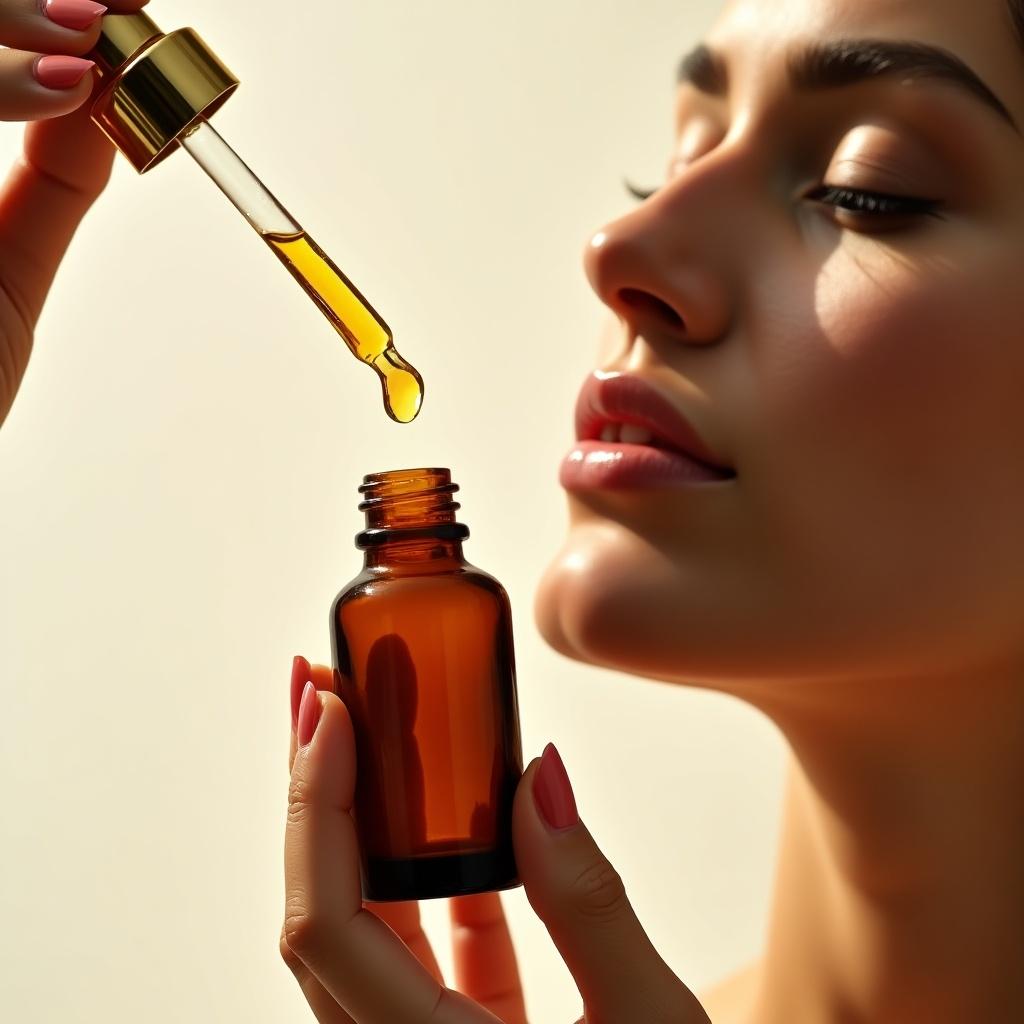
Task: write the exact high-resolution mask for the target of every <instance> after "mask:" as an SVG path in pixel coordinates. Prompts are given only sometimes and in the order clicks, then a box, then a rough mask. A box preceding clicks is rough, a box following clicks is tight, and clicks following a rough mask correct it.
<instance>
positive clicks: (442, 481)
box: [356, 469, 469, 548]
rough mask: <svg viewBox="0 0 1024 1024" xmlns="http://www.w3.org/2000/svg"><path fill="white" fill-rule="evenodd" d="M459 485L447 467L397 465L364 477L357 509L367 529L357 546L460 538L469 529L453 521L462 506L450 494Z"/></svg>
mask: <svg viewBox="0 0 1024 1024" xmlns="http://www.w3.org/2000/svg"><path fill="white" fill-rule="evenodd" d="M458 489H459V485H458V484H453V483H452V475H451V471H450V470H448V469H397V470H392V471H390V472H387V473H370V474H368V475H367V476H365V477H364V478H363V483H362V486H361V487H360V488H359V493H360V494H362V495H363V500H362V501H361V502H360V504H359V511H360V512H363V513H365V515H366V529H365V530H364V531H363V532H362V533H360V534H359V535H358V536H357V537H356V546H357V547H360V548H367V547H374V546H376V545H378V544H386V543H390V542H392V541H400V540H425V539H431V538H435V539H438V540H463V539H464V538H466V537H468V536H469V530H468V529H467V528H466V527H465V526H464V525H463V524H462V523H457V522H456V521H455V513H456V511H457V510H458V509H459V508H460V507H461V506H460V505H459V503H458V502H457V501H455V499H454V497H453V495H454V494H455V492H456V491H457V490H458Z"/></svg>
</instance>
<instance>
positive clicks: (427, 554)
mask: <svg viewBox="0 0 1024 1024" xmlns="http://www.w3.org/2000/svg"><path fill="white" fill-rule="evenodd" d="M465 564H466V559H465V556H464V555H463V553H462V541H461V540H447V541H446V540H422V541H403V540H398V541H392V542H391V543H384V544H375V545H374V546H373V547H369V548H366V549H365V552H364V555H363V567H364V568H366V569H392V570H394V571H395V572H398V573H401V574H402V575H413V574H415V573H416V572H419V571H422V572H443V571H445V570H449V569H457V568H459V567H460V566H462V565H465Z"/></svg>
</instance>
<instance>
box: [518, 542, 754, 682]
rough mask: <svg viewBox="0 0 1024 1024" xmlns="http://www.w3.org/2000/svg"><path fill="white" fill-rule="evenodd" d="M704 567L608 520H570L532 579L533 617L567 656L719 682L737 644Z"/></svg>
mask: <svg viewBox="0 0 1024 1024" xmlns="http://www.w3.org/2000/svg"><path fill="white" fill-rule="evenodd" d="M710 571H711V567H710V566H708V565H706V564H704V565H702V564H701V561H700V559H688V558H687V557H685V555H684V554H682V553H678V552H672V551H666V550H663V549H660V548H659V547H657V546H656V545H654V544H652V543H651V542H649V541H647V540H645V539H644V538H643V537H641V536H639V535H638V534H636V533H634V532H632V531H630V530H628V529H626V528H625V527H623V526H622V525H620V524H618V523H612V522H606V523H594V522H591V523H588V524H586V525H575V526H574V527H573V528H572V529H571V530H570V532H569V537H568V539H567V540H566V543H565V545H564V546H563V548H562V550H561V551H560V552H559V553H558V555H557V556H556V557H555V558H554V560H553V561H552V562H551V564H550V565H549V566H548V568H547V570H546V572H545V574H544V577H543V579H542V580H541V583H540V586H539V588H538V591H537V595H536V600H535V604H534V616H535V619H536V623H537V627H538V629H539V630H540V633H541V635H542V636H543V637H544V639H545V640H546V641H547V643H548V644H550V645H551V647H553V648H554V649H555V650H556V651H558V652H559V653H561V654H564V655H566V656H567V657H570V658H573V659H575V660H577V661H584V662H587V663H589V664H592V665H598V666H601V667H603V668H610V669H615V670H618V671H621V672H628V673H631V674H634V675H640V676H645V677H649V678H653V679H660V680H664V681H666V682H677V683H687V684H689V685H696V686H700V685H708V686H713V685H720V684H721V682H722V680H723V676H724V675H725V674H727V673H728V672H729V671H730V668H732V669H735V668H736V667H738V666H737V665H736V664H735V662H734V658H735V653H736V650H737V644H736V634H735V630H733V629H732V628H730V624H729V623H728V622H726V621H725V620H724V619H723V616H722V615H721V614H717V613H716V612H715V609H716V607H718V608H721V603H720V601H719V600H716V596H717V597H719V598H720V597H721V596H722V595H721V594H717V595H716V593H715V586H714V581H713V579H711V578H709V575H708V574H709V573H710ZM719 586H720V584H719ZM727 604H728V602H726V605H727ZM730 661H732V664H731V665H730Z"/></svg>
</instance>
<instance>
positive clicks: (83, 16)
mask: <svg viewBox="0 0 1024 1024" xmlns="http://www.w3.org/2000/svg"><path fill="white" fill-rule="evenodd" d="M43 9H44V10H45V11H46V16H47V17H48V18H49V19H50V21H52V22H53V23H54V24H56V25H60V26H61V28H73V29H75V30H77V31H79V32H80V31H81V30H82V29H84V28H88V27H89V26H90V25H92V24H93V23H94V22H95V21H96V19H97V18H101V17H102V16H103V15H104V14H106V13H107V8H106V7H105V6H104V5H103V4H95V3H93V2H92V0H46V4H45V5H44V8H43Z"/></svg>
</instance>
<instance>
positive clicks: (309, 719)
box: [299, 682, 320, 747]
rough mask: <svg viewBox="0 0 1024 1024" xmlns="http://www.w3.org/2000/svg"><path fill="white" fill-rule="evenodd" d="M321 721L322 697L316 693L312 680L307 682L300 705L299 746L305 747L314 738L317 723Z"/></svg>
mask: <svg viewBox="0 0 1024 1024" xmlns="http://www.w3.org/2000/svg"><path fill="white" fill-rule="evenodd" d="M319 721H320V698H319V697H318V696H317V695H316V687H315V686H314V685H313V684H312V682H308V683H306V688H305V689H304V690H303V691H302V703H301V704H300V705H299V746H300V747H304V746H306V744H307V743H309V741H310V740H311V739H312V738H313V733H315V732H316V727H317V723H318V722H319Z"/></svg>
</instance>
